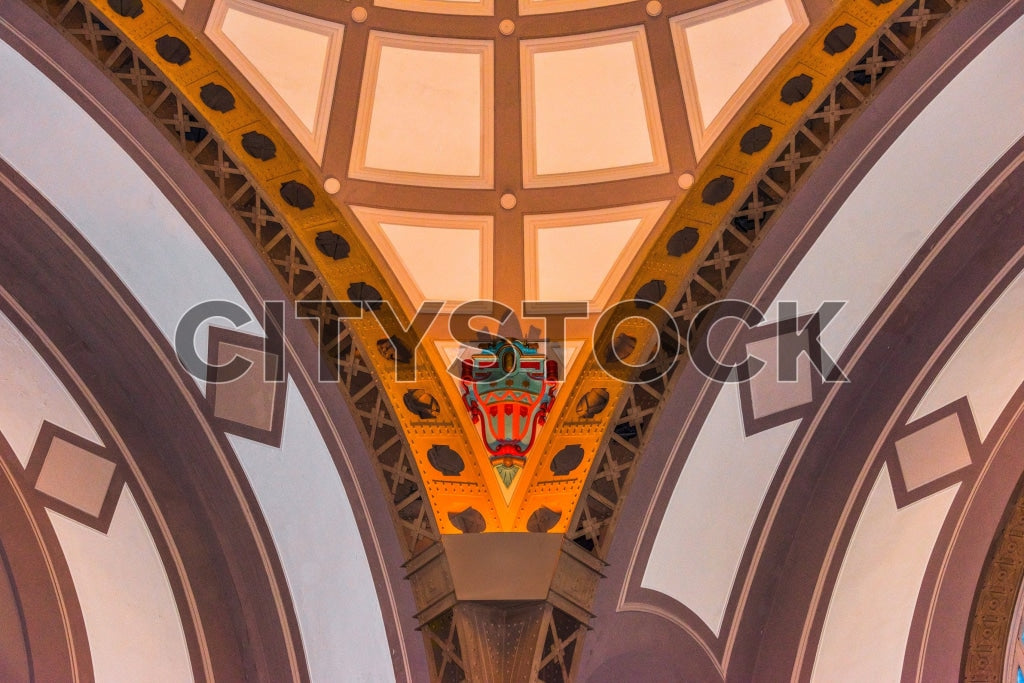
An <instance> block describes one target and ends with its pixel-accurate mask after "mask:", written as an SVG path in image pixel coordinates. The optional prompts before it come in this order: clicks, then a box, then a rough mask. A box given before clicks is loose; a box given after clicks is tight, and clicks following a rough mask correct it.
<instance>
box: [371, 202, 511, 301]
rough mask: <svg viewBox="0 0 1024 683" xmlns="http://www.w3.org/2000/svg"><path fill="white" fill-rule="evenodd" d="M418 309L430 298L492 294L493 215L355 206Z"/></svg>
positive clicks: (458, 298) (456, 298) (457, 298)
mask: <svg viewBox="0 0 1024 683" xmlns="http://www.w3.org/2000/svg"><path fill="white" fill-rule="evenodd" d="M352 211H353V213H355V215H356V217H357V218H358V219H359V221H360V222H361V223H362V224H363V226H364V227H365V228H366V230H367V232H368V233H369V234H370V236H371V237H372V238H373V240H374V242H375V243H376V245H377V248H378V249H379V250H380V251H381V253H382V255H383V256H384V258H385V259H386V260H387V262H388V265H389V266H391V269H392V270H393V271H394V273H395V275H396V277H397V278H398V280H399V281H400V282H401V284H402V288H403V289H404V290H405V293H406V295H407V296H408V302H407V305H408V306H409V307H410V309H411V310H415V309H416V308H417V307H418V306H419V305H420V304H422V303H423V302H424V301H445V302H447V303H446V306H445V309H443V310H448V311H450V310H452V309H453V308H454V307H455V306H457V305H458V304H459V303H460V302H463V301H473V300H476V299H487V298H490V296H491V293H492V291H493V271H494V268H493V248H494V247H493V243H494V242H493V230H494V219H493V217H491V216H452V215H443V214H430V213H413V212H407V211H391V210H385V209H372V208H367V207H357V206H354V207H352ZM411 310H410V312H411Z"/></svg>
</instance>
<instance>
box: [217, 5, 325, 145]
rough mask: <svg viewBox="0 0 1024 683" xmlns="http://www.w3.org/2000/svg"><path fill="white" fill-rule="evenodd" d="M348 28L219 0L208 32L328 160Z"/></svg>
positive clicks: (295, 131) (299, 134) (293, 128)
mask: <svg viewBox="0 0 1024 683" xmlns="http://www.w3.org/2000/svg"><path fill="white" fill-rule="evenodd" d="M344 30H345V27H344V26H342V25H341V24H335V23H332V22H329V21H323V20H321V19H315V18H313V17H307V16H305V15H302V14H297V13H295V12H289V11H287V10H283V9H278V8H276V7H270V6H267V5H264V4H262V3H258V2H251V1H250V0H219V1H218V2H217V3H215V4H214V6H213V9H212V10H211V12H210V18H209V20H208V21H207V23H206V34H207V35H208V36H209V37H210V40H212V41H213V43H214V44H215V45H216V46H217V47H218V48H220V50H221V52H223V53H224V55H225V56H226V57H227V58H228V59H229V60H231V63H232V64H234V65H235V67H236V68H237V69H238V70H239V71H240V72H242V75H243V76H245V78H246V80H248V81H249V82H250V83H251V84H252V85H253V87H254V88H256V91H257V92H259V94H260V95H261V96H262V97H263V99H265V100H266V101H267V104H269V105H270V106H271V107H272V108H273V109H274V111H275V112H276V113H277V115H278V116H280V117H281V120H282V121H284V123H285V125H287V126H288V128H289V129H290V130H291V131H292V133H293V134H294V135H295V137H296V138H298V140H299V142H300V143H302V146H303V147H305V148H306V150H307V151H308V152H309V153H310V154H311V155H312V156H313V158H314V159H315V160H316V161H317V162H318V163H319V162H320V161H322V160H323V154H324V145H325V143H326V141H327V124H328V122H329V120H330V114H331V103H332V100H333V98H334V83H335V80H336V78H337V73H338V60H339V59H340V57H341V41H342V35H343V33H344Z"/></svg>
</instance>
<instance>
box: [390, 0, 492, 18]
mask: <svg viewBox="0 0 1024 683" xmlns="http://www.w3.org/2000/svg"><path fill="white" fill-rule="evenodd" d="M373 4H374V5H376V6H377V7H390V8H391V9H402V10H409V11H414V12H430V13H432V14H469V15H484V16H490V15H492V14H494V0H373Z"/></svg>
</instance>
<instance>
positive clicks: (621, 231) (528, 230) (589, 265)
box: [523, 202, 669, 311]
mask: <svg viewBox="0 0 1024 683" xmlns="http://www.w3.org/2000/svg"><path fill="white" fill-rule="evenodd" d="M668 204H669V203H668V202H652V203H650V204H639V205H634V206H623V207H615V208H611V209H597V210H594V211H578V212H574V213H558V214H547V215H543V216H541V215H536V216H524V217H523V229H524V237H525V240H524V244H525V252H526V253H525V262H526V296H527V299H529V300H533V301H545V302H566V301H573V302H578V301H586V302H588V303H589V304H590V309H591V311H599V310H603V309H604V308H605V306H606V305H607V303H608V298H609V297H610V296H611V294H612V293H613V292H614V290H615V287H616V286H617V285H618V284H619V283H620V282H621V281H622V279H623V277H624V276H625V275H626V272H627V270H628V268H629V266H630V264H631V262H632V260H633V257H634V256H635V255H636V253H637V251H638V250H639V249H640V247H641V246H642V245H643V243H644V242H645V241H646V239H647V237H648V235H650V233H651V230H652V229H653V228H654V226H655V224H656V223H657V222H658V219H659V218H660V217H661V215H662V213H663V212H664V211H665V208H666V207H667V206H668ZM542 308H550V309H557V308H558V307H557V305H554V304H552V305H551V306H542Z"/></svg>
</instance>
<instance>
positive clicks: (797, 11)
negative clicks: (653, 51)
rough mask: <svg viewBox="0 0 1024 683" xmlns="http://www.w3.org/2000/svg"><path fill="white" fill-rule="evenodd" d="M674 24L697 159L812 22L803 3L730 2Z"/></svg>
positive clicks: (781, 0) (783, 0)
mask: <svg viewBox="0 0 1024 683" xmlns="http://www.w3.org/2000/svg"><path fill="white" fill-rule="evenodd" d="M670 23H671V26H672V40H673V42H674V43H675V48H676V61H677V62H678V66H679V75H680V78H681V80H682V84H683V95H684V99H685V100H686V116H687V118H688V119H689V122H690V132H691V134H692V135H693V145H694V151H695V152H696V154H697V158H698V159H699V158H700V157H701V156H703V155H704V153H705V152H707V151H708V149H709V148H710V147H711V144H712V143H713V142H714V141H715V139H716V138H717V137H718V136H719V135H721V133H722V131H724V130H725V127H726V126H727V125H728V124H729V121H731V120H732V118H733V117H734V116H735V115H736V112H738V111H739V109H740V107H742V106H743V104H744V103H745V102H746V101H747V100H748V99H749V98H750V96H751V95H752V94H753V93H754V90H756V89H757V87H758V86H759V85H760V84H761V82H762V81H764V79H765V78H766V77H767V76H768V74H769V73H770V72H771V70H772V68H773V67H774V66H775V65H776V64H777V63H778V62H779V60H781V59H782V57H783V56H784V55H785V54H786V51H787V50H789V48H790V47H792V46H793V44H794V43H795V42H796V40H797V38H799V37H800V34H801V33H803V32H804V30H805V29H806V28H807V26H808V25H809V23H808V19H807V14H806V12H805V11H804V7H803V4H802V3H801V2H800V0H730V2H724V3H721V4H718V5H712V6H711V7H707V8H705V9H701V10H697V11H696V12H690V13H688V14H682V15H680V16H677V17H673V18H672V19H671V20H670Z"/></svg>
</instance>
